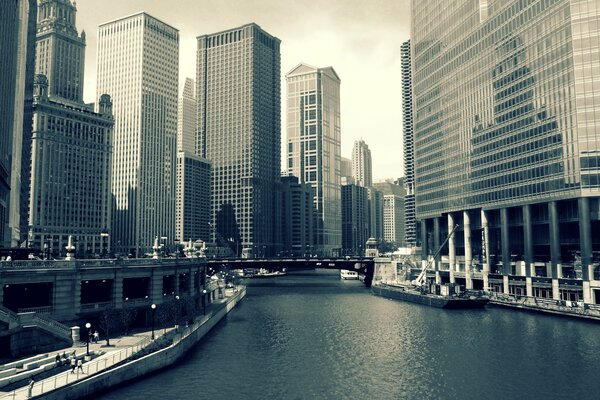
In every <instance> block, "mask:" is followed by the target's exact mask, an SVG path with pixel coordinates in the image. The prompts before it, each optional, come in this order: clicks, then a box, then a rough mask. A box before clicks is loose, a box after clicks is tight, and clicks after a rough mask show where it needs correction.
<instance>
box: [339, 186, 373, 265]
mask: <svg viewBox="0 0 600 400" xmlns="http://www.w3.org/2000/svg"><path fill="white" fill-rule="evenodd" d="M369 228H370V227H369V189H368V188H366V187H363V186H358V185H355V184H349V185H343V186H342V254H343V255H351V256H357V255H358V256H360V255H362V254H364V249H365V244H366V243H367V239H369V236H370V235H369Z"/></svg>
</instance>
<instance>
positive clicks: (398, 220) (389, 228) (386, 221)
mask: <svg viewBox="0 0 600 400" xmlns="http://www.w3.org/2000/svg"><path fill="white" fill-rule="evenodd" d="M383 240H385V241H386V242H389V243H394V245H396V246H397V247H404V246H405V245H406V243H405V240H404V199H403V196H399V195H396V194H384V195H383Z"/></svg>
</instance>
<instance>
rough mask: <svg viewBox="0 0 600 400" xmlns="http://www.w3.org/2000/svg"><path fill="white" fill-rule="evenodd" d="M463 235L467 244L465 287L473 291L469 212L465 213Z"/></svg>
mask: <svg viewBox="0 0 600 400" xmlns="http://www.w3.org/2000/svg"><path fill="white" fill-rule="evenodd" d="M463 233H464V242H465V286H466V288H467V289H473V281H472V280H471V267H472V265H473V251H472V249H471V217H470V216H469V212H468V211H463Z"/></svg>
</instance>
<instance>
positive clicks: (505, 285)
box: [502, 274, 510, 294]
mask: <svg viewBox="0 0 600 400" xmlns="http://www.w3.org/2000/svg"><path fill="white" fill-rule="evenodd" d="M502 290H503V293H504V294H509V293H510V291H509V290H508V275H506V274H504V275H502Z"/></svg>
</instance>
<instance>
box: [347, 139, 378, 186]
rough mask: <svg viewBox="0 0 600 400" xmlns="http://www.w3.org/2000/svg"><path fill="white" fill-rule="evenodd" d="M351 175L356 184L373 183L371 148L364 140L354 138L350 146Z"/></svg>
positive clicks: (367, 184) (366, 184)
mask: <svg viewBox="0 0 600 400" xmlns="http://www.w3.org/2000/svg"><path fill="white" fill-rule="evenodd" d="M352 177H353V178H354V181H355V182H356V184H357V185H358V186H363V187H370V186H371V185H372V184H373V169H372V163H371V150H369V146H368V145H367V144H366V143H365V141H364V140H362V139H361V140H356V141H355V142H354V146H353V147H352Z"/></svg>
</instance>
